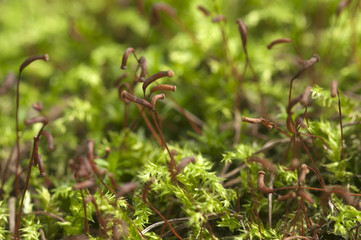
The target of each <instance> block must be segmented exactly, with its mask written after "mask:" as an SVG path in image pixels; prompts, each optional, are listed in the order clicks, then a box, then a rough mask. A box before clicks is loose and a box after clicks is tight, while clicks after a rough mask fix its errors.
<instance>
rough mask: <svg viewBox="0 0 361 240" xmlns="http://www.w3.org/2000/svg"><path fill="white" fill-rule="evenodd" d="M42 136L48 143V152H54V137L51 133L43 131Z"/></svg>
mask: <svg viewBox="0 0 361 240" xmlns="http://www.w3.org/2000/svg"><path fill="white" fill-rule="evenodd" d="M41 134H42V135H43V136H44V137H45V139H46V141H47V142H48V150H49V151H53V150H54V139H53V135H51V133H50V132H49V131H45V130H44V131H42V132H41Z"/></svg>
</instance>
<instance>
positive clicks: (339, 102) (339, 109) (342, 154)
mask: <svg viewBox="0 0 361 240" xmlns="http://www.w3.org/2000/svg"><path fill="white" fill-rule="evenodd" d="M337 97H338V112H339V117H338V118H339V119H340V129H341V159H342V160H343V159H345V158H346V156H345V147H344V146H343V127H342V112H341V98H340V92H339V91H337Z"/></svg>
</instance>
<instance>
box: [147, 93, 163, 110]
mask: <svg viewBox="0 0 361 240" xmlns="http://www.w3.org/2000/svg"><path fill="white" fill-rule="evenodd" d="M164 97H165V95H164V94H163V93H161V94H157V95H155V96H154V97H152V101H151V103H150V104H151V105H152V107H153V110H155V104H156V103H157V101H158V100H159V99H164Z"/></svg>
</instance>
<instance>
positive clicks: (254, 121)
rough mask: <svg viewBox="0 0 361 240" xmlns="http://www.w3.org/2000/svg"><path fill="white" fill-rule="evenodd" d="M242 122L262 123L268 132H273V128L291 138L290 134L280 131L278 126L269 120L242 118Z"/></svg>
mask: <svg viewBox="0 0 361 240" xmlns="http://www.w3.org/2000/svg"><path fill="white" fill-rule="evenodd" d="M242 122H247V123H252V124H254V123H261V124H262V125H263V126H265V127H266V128H267V129H268V130H271V129H272V128H276V129H277V130H278V131H279V132H280V133H282V134H283V135H285V136H286V137H290V135H289V134H288V133H286V132H285V131H283V130H282V129H280V128H279V127H278V126H277V125H276V124H274V123H273V122H271V121H269V120H267V119H264V118H249V117H245V116H242Z"/></svg>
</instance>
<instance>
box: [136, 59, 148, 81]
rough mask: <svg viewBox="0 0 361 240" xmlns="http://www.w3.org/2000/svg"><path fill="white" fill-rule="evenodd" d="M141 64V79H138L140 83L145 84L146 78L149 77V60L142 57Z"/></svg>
mask: <svg viewBox="0 0 361 240" xmlns="http://www.w3.org/2000/svg"><path fill="white" fill-rule="evenodd" d="M139 64H140V69H141V72H140V77H139V79H138V81H139V82H144V81H145V77H146V75H147V59H145V57H143V56H141V57H140V58H139Z"/></svg>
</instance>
